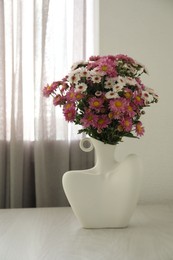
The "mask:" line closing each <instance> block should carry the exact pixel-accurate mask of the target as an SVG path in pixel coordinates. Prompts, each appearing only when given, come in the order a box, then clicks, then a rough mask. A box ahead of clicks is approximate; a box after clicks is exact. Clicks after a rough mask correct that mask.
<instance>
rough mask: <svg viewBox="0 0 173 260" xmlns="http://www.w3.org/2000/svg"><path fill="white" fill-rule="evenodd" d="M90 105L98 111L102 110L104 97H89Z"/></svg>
mask: <svg viewBox="0 0 173 260" xmlns="http://www.w3.org/2000/svg"><path fill="white" fill-rule="evenodd" d="M88 102H89V105H90V108H91V109H94V110H96V111H98V110H100V109H101V108H103V102H104V99H103V98H98V97H92V98H90V99H89V101H88Z"/></svg>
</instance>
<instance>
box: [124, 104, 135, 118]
mask: <svg viewBox="0 0 173 260" xmlns="http://www.w3.org/2000/svg"><path fill="white" fill-rule="evenodd" d="M126 114H127V115H128V116H130V117H134V116H135V115H136V107H135V106H134V105H133V104H128V105H127V110H126Z"/></svg>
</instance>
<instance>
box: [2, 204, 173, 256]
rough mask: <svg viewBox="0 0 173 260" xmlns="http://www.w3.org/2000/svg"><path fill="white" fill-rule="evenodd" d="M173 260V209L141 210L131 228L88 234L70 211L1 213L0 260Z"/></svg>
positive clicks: (171, 206)
mask: <svg viewBox="0 0 173 260" xmlns="http://www.w3.org/2000/svg"><path fill="white" fill-rule="evenodd" d="M42 259H45V260H173V204H166V205H140V206H138V207H137V208H136V210H135V213H134V215H133V217H132V219H131V222H130V225H129V227H128V228H124V229H84V228H82V227H81V225H80V223H79V222H78V220H77V219H76V217H75V216H74V214H73V212H72V210H71V208H69V207H66V208H35V209H1V210H0V260H42Z"/></svg>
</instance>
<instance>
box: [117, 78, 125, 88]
mask: <svg viewBox="0 0 173 260" xmlns="http://www.w3.org/2000/svg"><path fill="white" fill-rule="evenodd" d="M117 85H119V86H121V87H124V86H125V85H126V77H121V76H118V77H117Z"/></svg>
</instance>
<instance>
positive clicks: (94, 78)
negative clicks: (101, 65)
mask: <svg viewBox="0 0 173 260" xmlns="http://www.w3.org/2000/svg"><path fill="white" fill-rule="evenodd" d="M91 80H92V82H93V83H100V82H101V80H102V77H101V76H100V75H93V76H91Z"/></svg>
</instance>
